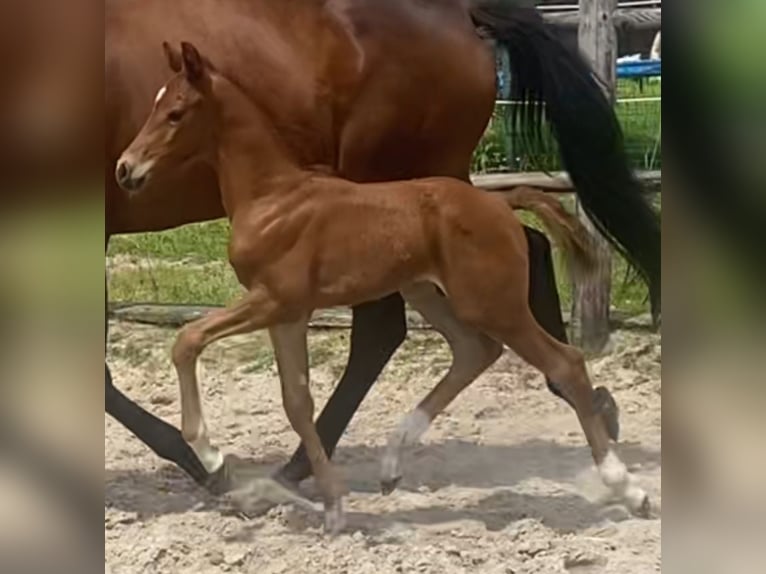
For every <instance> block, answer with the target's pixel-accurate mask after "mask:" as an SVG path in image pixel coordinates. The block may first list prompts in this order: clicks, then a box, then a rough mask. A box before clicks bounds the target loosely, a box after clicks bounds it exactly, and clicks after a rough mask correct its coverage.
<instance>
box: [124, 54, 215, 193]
mask: <svg viewBox="0 0 766 574" xmlns="http://www.w3.org/2000/svg"><path fill="white" fill-rule="evenodd" d="M163 48H164V50H165V56H166V58H167V60H168V64H169V65H170V69H171V70H172V71H173V72H174V75H173V77H172V78H171V79H170V81H169V82H168V83H167V84H165V85H164V86H163V87H161V88H160V90H159V92H157V96H156V97H155V99H154V107H153V108H152V112H151V114H150V115H149V118H148V119H147V120H146V123H145V124H144V126H143V127H142V128H141V131H140V132H139V133H138V135H137V136H136V138H135V139H134V140H133V142H132V143H131V144H130V145H129V146H128V148H127V149H126V150H125V151H124V152H123V153H122V156H121V157H120V159H119V161H118V162H117V169H116V172H115V175H116V178H117V182H118V183H119V184H120V186H121V187H122V188H123V189H125V190H127V191H138V190H139V189H141V187H142V186H143V185H144V184H145V183H146V182H147V181H148V180H149V179H150V178H151V177H152V175H153V174H155V173H159V172H161V171H163V170H168V169H172V168H175V167H179V166H181V165H182V164H185V163H187V162H191V161H194V160H198V159H202V158H204V157H205V156H206V155H207V154H209V153H211V151H212V146H213V141H214V125H215V114H216V104H215V101H214V99H213V98H212V97H211V96H212V78H211V70H212V68H211V66H210V64H209V63H208V62H207V61H206V60H203V58H202V57H201V56H200V54H199V52H198V51H197V49H196V48H195V47H194V46H192V45H191V44H189V43H187V42H183V43H182V44H181V52H180V53H179V52H177V51H175V50H174V49H173V48H171V47H170V46H169V45H168V44H167V42H165V43H164V44H163Z"/></svg>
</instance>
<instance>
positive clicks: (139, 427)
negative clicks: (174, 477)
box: [104, 363, 208, 485]
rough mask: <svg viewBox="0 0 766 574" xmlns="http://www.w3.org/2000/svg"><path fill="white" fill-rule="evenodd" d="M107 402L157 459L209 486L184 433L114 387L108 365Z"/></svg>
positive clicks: (204, 471)
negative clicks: (183, 435)
mask: <svg viewBox="0 0 766 574" xmlns="http://www.w3.org/2000/svg"><path fill="white" fill-rule="evenodd" d="M104 402H105V404H106V412H107V413H109V414H110V415H111V416H113V417H114V418H115V419H116V420H117V421H118V422H119V423H120V424H121V425H122V426H124V427H125V428H127V429H128V430H129V431H130V432H132V433H133V434H134V435H136V437H138V439H139V440H140V441H141V442H143V443H144V444H145V445H146V446H148V447H149V448H150V449H152V450H153V451H154V452H155V453H156V454H157V456H159V457H160V458H163V459H165V460H168V461H170V462H173V463H175V464H177V465H178V466H180V467H181V468H182V469H183V470H184V471H185V472H186V473H187V474H188V475H189V476H191V477H192V478H193V479H194V481H195V482H196V483H197V484H200V485H206V483H207V481H208V472H207V470H205V467H204V466H202V463H201V462H200V461H199V459H198V458H197V455H195V454H194V451H193V450H192V449H191V447H190V446H189V445H188V444H187V442H186V441H185V440H184V439H183V437H182V436H181V432H180V431H179V430H178V429H177V428H175V427H174V426H172V425H169V424H168V423H166V422H165V421H162V420H160V419H158V418H157V417H155V416H154V415H153V414H151V413H149V412H147V411H145V410H144V409H143V408H141V407H140V406H139V405H137V404H136V403H134V402H133V401H131V400H130V399H129V398H128V397H126V396H125V395H123V394H122V393H121V392H120V391H119V390H118V389H117V388H116V387H115V386H114V385H113V384H112V374H111V373H110V372H109V366H108V365H107V364H106V363H104Z"/></svg>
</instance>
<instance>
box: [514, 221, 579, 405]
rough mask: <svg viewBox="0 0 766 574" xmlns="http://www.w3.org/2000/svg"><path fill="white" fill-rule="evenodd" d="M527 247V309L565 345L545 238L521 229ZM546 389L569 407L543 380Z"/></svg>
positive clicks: (551, 264) (557, 295)
mask: <svg viewBox="0 0 766 574" xmlns="http://www.w3.org/2000/svg"><path fill="white" fill-rule="evenodd" d="M524 232H525V233H526V235H527V244H528V245H529V307H530V309H531V310H532V314H533V315H534V316H535V319H537V322H538V323H539V324H540V326H541V327H542V328H543V329H545V330H546V331H547V332H548V334H549V335H551V336H552V337H555V338H556V339H558V340H559V341H561V342H562V343H568V342H569V341H568V339H567V331H566V328H565V327H564V318H563V317H562V316H561V300H560V299H559V292H558V289H557V288H556V277H555V275H554V273H553V257H552V254H551V244H550V242H549V241H548V238H547V237H546V236H545V235H543V234H542V233H541V232H539V231H537V230H536V229H532V228H530V227H527V226H526V225H525V226H524ZM545 382H546V384H547V385H548V389H549V390H550V391H551V392H552V393H553V394H554V395H556V396H557V397H560V398H562V399H564V400H565V401H567V402H568V403H569V406H571V407H572V408H574V405H572V403H571V401H569V400H568V399H567V398H566V397H565V396H564V395H563V394H562V393H561V391H560V390H559V387H558V385H557V384H556V383H554V382H553V381H551V380H550V379H547V378H546V379H545Z"/></svg>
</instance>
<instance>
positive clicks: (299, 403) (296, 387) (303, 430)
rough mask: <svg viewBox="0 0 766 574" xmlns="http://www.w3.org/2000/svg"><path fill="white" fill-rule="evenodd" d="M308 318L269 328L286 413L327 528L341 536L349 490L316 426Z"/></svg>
mask: <svg viewBox="0 0 766 574" xmlns="http://www.w3.org/2000/svg"><path fill="white" fill-rule="evenodd" d="M307 330H308V317H305V318H303V319H301V320H299V321H295V322H292V323H285V324H280V325H276V326H273V327H271V328H270V329H269V334H270V336H271V341H272V344H273V345H274V356H275V357H276V361H277V368H278V369H279V379H280V382H281V385H282V402H283V404H284V407H285V413H286V414H287V418H288V420H289V421H290V425H291V426H292V427H293V430H295V432H296V433H298V436H299V437H300V438H301V441H302V443H303V445H304V449H305V452H306V455H307V458H308V460H309V462H310V464H311V470H312V471H313V472H314V476H315V478H316V480H317V484H318V485H319V489H320V491H321V493H322V497H323V499H324V508H325V529H326V530H327V532H329V533H331V534H337V533H339V532H340V531H341V530H342V529H343V527H344V525H345V519H344V516H343V506H342V503H343V495H344V494H345V487H344V484H343V481H342V480H341V478H340V476H339V475H338V474H337V471H336V470H335V468H334V467H333V465H332V463H331V462H330V460H329V458H328V456H327V453H326V452H325V450H324V446H323V445H322V441H321V440H320V438H319V434H318V433H317V429H316V426H314V400H313V398H312V397H311V392H310V390H309V361H308V351H307V347H306V336H307Z"/></svg>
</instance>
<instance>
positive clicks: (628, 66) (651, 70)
mask: <svg viewBox="0 0 766 574" xmlns="http://www.w3.org/2000/svg"><path fill="white" fill-rule="evenodd" d="M655 76H662V60H629V61H625V62H619V63H618V64H617V77H618V78H652V77H655Z"/></svg>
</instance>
